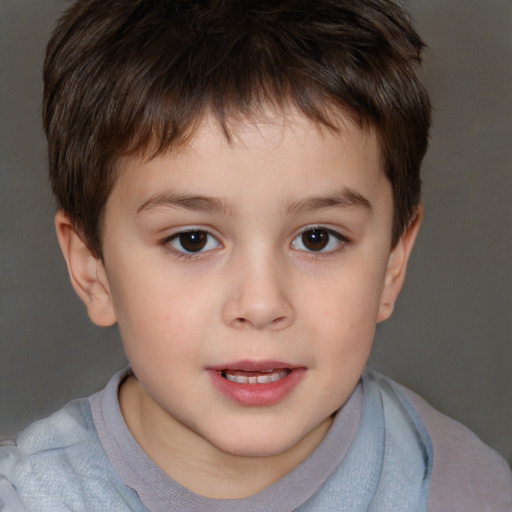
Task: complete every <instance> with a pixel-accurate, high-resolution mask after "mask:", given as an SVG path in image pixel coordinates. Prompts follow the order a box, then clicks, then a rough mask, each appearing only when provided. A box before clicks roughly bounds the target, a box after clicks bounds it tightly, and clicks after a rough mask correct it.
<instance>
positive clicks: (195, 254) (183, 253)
mask: <svg viewBox="0 0 512 512" xmlns="http://www.w3.org/2000/svg"><path fill="white" fill-rule="evenodd" d="M314 231H318V232H319V233H321V235H319V236H320V238H321V237H322V236H324V235H325V234H326V235H327V240H326V242H325V247H328V246H329V245H330V244H331V245H332V242H333V239H334V241H335V243H336V246H335V247H334V248H330V249H328V250H325V247H321V248H320V249H319V250H314V249H309V250H308V248H307V247H306V248H305V249H301V248H297V247H296V245H298V244H299V243H300V244H302V245H303V246H304V247H305V240H304V236H305V235H306V234H307V233H310V235H312V233H313V232H314ZM189 233H196V234H200V237H201V236H203V237H204V236H205V238H206V240H205V241H204V246H203V247H199V250H197V251H189V250H187V249H186V248H185V247H183V242H182V241H180V238H181V237H182V236H184V235H186V234H189ZM320 238H319V239H320ZM176 240H178V243H180V245H181V247H182V248H183V249H184V250H180V249H178V248H176V247H175V246H174V245H173V244H172V242H174V241H176ZM212 240H214V241H215V243H216V246H215V247H208V245H210V244H211V243H212ZM313 243H315V241H314V239H313ZM347 243H349V239H348V238H347V237H345V236H344V235H342V234H341V233H339V232H338V231H335V230H333V229H330V228H327V227H325V226H318V225H312V226H306V227H305V228H303V229H302V230H301V231H300V232H299V233H298V234H297V235H296V236H295V237H294V239H293V240H292V242H291V244H290V246H291V248H292V249H294V250H297V251H300V252H303V253H305V254H307V255H308V256H310V257H315V258H318V257H326V256H329V255H332V254H335V253H337V252H338V251H340V250H342V249H343V248H344V247H345V245H346V244H347ZM160 244H161V245H162V246H165V247H167V248H168V249H169V250H171V251H172V252H173V253H174V254H175V256H176V257H177V258H179V259H184V260H191V259H195V258H199V257H201V256H203V255H205V254H207V253H209V252H210V251H212V250H214V249H216V248H218V247H220V246H221V243H220V242H219V241H218V240H217V238H216V237H215V236H214V235H212V234H211V233H210V232H208V231H207V230H205V229H200V228H189V229H185V230H183V231H178V232H176V233H173V234H172V235H170V236H168V237H166V238H164V239H163V240H162V241H161V242H160ZM205 247H206V249H205Z"/></svg>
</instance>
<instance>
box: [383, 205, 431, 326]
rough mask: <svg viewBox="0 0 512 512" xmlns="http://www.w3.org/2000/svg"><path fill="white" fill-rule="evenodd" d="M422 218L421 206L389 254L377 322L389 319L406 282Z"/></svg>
mask: <svg viewBox="0 0 512 512" xmlns="http://www.w3.org/2000/svg"><path fill="white" fill-rule="evenodd" d="M422 218H423V208H421V206H419V207H418V208H417V210H416V213H415V216H414V218H413V219H412V221H411V223H410V224H409V227H408V229H407V231H406V232H405V233H404V234H403V235H402V236H401V237H400V240H399V241H398V243H397V244H396V246H395V247H394V248H393V250H392V251H391V253H390V255H389V259H388V265H387V268H386V275H385V278H384V288H383V291H382V295H381V302H380V307H379V313H378V316H377V322H382V321H384V320H387V319H388V318H389V317H390V316H391V313H392V312H393V309H394V307H395V302H396V299H397V298H398V294H399V293H400V290H401V289H402V286H403V284H404V280H405V273H406V270H407V263H408V261H409V256H410V255H411V252H412V248H413V246H414V242H415V240H416V236H417V234H418V231H419V228H420V225H421V220H422Z"/></svg>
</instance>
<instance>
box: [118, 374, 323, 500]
mask: <svg viewBox="0 0 512 512" xmlns="http://www.w3.org/2000/svg"><path fill="white" fill-rule="evenodd" d="M119 402H120V406H121V412H122V414H123V417H124V419H125V421H126V424H127V426H128V429H129V430H130V432H131V433H132V435H133V437H134V438H135V440H136V441H137V443H138V444H139V445H140V446H141V448H142V449H143V450H144V451H145V452H146V454H147V455H148V456H149V457H150V458H151V459H152V460H153V462H155V464H156V465H157V466H159V467H160V469H161V470H162V471H164V473H166V474H167V475H168V476H169V477H171V478H172V479H173V480H175V481H176V482H178V483H179V484H180V485H182V486H183V487H185V488H187V489H188V490H190V491H192V492H194V493H195V494H198V495H201V496H205V497H207V498H215V499H238V498H245V497H247V496H251V495H253V494H255V493H257V492H259V491H261V490H263V489H265V488H266V487H268V486H270V485H272V484H273V483H275V482H277V481H278V480H279V479H280V478H282V477H283V476H285V475H286V474H287V473H289V472H290V471H291V470H292V469H294V468H295V467H297V466H298V465H299V464H300V463H301V462H302V461H304V460H305V459H306V458H307V457H308V455H309V454H311V453H312V452H313V451H314V449H315V448H316V447H317V446H318V445H319V444H320V442H321V441H322V439H323V438H324V436H325V434H326V433H327V431H328V429H329V427H330V425H331V423H332V418H331V417H329V418H326V420H324V421H323V422H322V423H321V424H319V425H317V426H316V427H315V428H314V429H313V430H312V431H310V432H309V433H308V434H306V435H305V436H304V437H303V438H302V439H301V440H300V442H298V443H297V444H295V445H294V446H292V447H291V448H289V449H288V450H286V451H284V452H282V453H279V454H277V455H272V456H264V457H263V456H262V457H246V456H239V455H233V454H230V453H226V452H223V451H221V450H219V449H217V448H216V447H215V446H213V445H212V444H210V443H209V442H208V441H207V440H206V439H204V438H202V437H201V436H200V435H198V434H197V433H195V432H194V431H192V430H191V429H189V428H188V427H186V426H185V425H183V424H182V423H180V422H179V421H177V420H176V419H175V418H173V417H171V416H170V415H169V414H168V413H166V412H165V411H164V410H163V409H162V408H161V407H160V406H159V405H158V404H157V403H156V402H155V401H154V400H152V399H151V397H149V396H148V395H147V392H146V391H145V390H144V389H143V388H142V387H141V386H140V384H139V383H138V382H137V380H136V379H135V378H133V377H130V378H129V379H127V380H126V381H125V382H124V383H123V384H122V386H121V388H120V391H119ZM177 440H179V441H177Z"/></svg>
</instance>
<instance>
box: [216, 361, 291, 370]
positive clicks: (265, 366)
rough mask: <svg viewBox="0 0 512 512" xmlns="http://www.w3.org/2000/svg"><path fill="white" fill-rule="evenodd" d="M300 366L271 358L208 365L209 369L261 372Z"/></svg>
mask: <svg viewBox="0 0 512 512" xmlns="http://www.w3.org/2000/svg"><path fill="white" fill-rule="evenodd" d="M294 368H300V366H298V365H295V364H292V363H286V362H283V361H271V360H268V359H266V360H261V361H251V360H245V361H235V362H232V363H226V364H221V365H216V366H210V367H209V369H210V370H214V371H218V372H221V371H223V370H241V371H245V372H262V371H265V370H279V369H290V370H292V369H294Z"/></svg>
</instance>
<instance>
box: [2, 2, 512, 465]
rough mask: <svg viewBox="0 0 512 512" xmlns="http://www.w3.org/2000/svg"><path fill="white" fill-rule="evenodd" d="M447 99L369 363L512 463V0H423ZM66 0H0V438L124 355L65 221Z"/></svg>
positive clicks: (434, 82)
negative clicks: (91, 298) (50, 92)
mask: <svg viewBox="0 0 512 512" xmlns="http://www.w3.org/2000/svg"><path fill="white" fill-rule="evenodd" d="M409 4H410V7H411V10H412V12H413V15H414V18H415V19H416V21H417V25H418V28H419V31H420V33H421V34H422V35H423V37H424V38H425V40H426V41H427V43H428V44H429V47H430V49H429V51H428V53H427V55H426V60H425V72H424V73H425V81H426V84H427V86H428V88H429V90H430V92H431V96H432V99H433V103H434V105H435V107H436V114H435V124H434V129H433V132H432V140H431V149H430V153H429V155H428V157H427V160H426V163H425V166H424V184H425V190H424V205H425V210H426V217H425V221H424V225H423V228H422V232H421V234H420V237H419V240H418V243H417V246H416V249H415V251H414V254H413V257H412V262H411V265H410V269H409V274H408V280H407V282H406V286H405V289H404V291H403V294H402V296H401V297H400V300H399V302H398V305H397V308H396V310H395V313H394V315H393V318H392V319H391V320H390V321H388V322H387V323H385V324H383V325H381V326H379V327H378V329H377V338H376V342H375V347H374V354H373V356H372V362H373V365H374V366H375V367H377V368H378V369H379V370H382V371H384V372H386V373H387V374H389V375H391V376H392V377H394V378H396V379H397V380H398V381H400V382H402V383H405V384H406V385H408V386H410V387H411V388H412V389H414V390H416V391H418V392H419V393H420V394H422V395H423V396H424V397H425V398H426V399H427V400H429V401H430V402H431V403H432V404H434V405H435V406H436V407H437V408H439V409H440V410H441V411H443V412H445V413H447V414H449V415H450V416H452V417H454V418H456V419H458V420H459V421H461V422H463V423H465V424H466V425H468V426H469V427H470V428H471V429H472V430H474V431H475V432H476V433H477V434H478V435H479V436H480V437H481V438H482V439H483V440H484V441H485V442H486V443H488V444H489V445H491V446H492V447H494V448H495V449H497V450H498V451H500V452H501V453H502V454H503V455H504V456H505V457H506V458H507V459H508V460H509V462H512V373H511V363H512V343H511V342H512V269H511V265H510V261H511V260H512V227H511V226H512V201H511V196H512V150H511V145H512V121H511V118H512V2H511V1H510V0H411V1H410V2H409ZM63 5H65V4H64V3H63V2H61V1H57V0H0V109H1V110H0V436H9V435H13V434H14V432H15V431H17V430H18V429H19V428H20V427H21V426H22V425H24V424H26V423H27V422H29V421H31V420H33V419H34V418H37V417H41V416H42V415H45V414H47V413H48V412H50V411H52V410H54V409H55V408H56V407H58V406H60V405H63V404H64V403H65V402H66V401H68V400H69V399H71V398H73V397H76V396H83V395H88V394H90V393H92V392H94V391H96V390H98V389H99V388H100V387H102V386H103V385H104V383H105V382H106V381H107V379H108V378H109V376H110V375H111V374H112V373H113V372H114V371H115V370H117V369H119V368H121V367H123V366H124V364H125V359H124V356H123V353H122V349H121V347H120V343H119V340H118V334H117V330H116V329H115V328H111V329H100V328H97V327H94V326H93V325H91V324H90V322H89V320H88V318H87V316H86V313H85V310H84V308H83V307H82V305H81V304H80V302H79V301H78V299H77V298H76V297H75V296H74V293H73V291H72V289H71V286H70V285H69V284H68V277H67V274H66V271H65V267H64V263H63V260H62V258H61V256H60V254H59V250H58V247H57V242H56V239H55V236H54V232H53V218H52V217H53V213H54V207H53V203H52V199H51V197H50V192H49V188H48V185H47V181H46V163H45V142H44V139H43V135H42V130H41V127H40V125H41V123H40V96H41V79H40V71H41V66H42V59H43V51H44V45H45V42H46V40H47V38H48V35H49V33H50V31H51V27H52V25H53V22H54V19H55V17H56V15H57V13H58V12H59V10H60V9H62V7H63Z"/></svg>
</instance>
